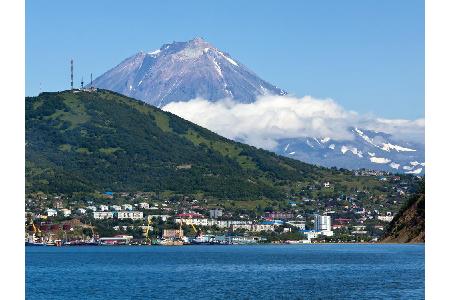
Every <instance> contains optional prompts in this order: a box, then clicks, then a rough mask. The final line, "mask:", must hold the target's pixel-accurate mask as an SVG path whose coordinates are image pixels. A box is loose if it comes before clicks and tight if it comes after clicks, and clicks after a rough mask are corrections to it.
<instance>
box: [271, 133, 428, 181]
mask: <svg viewBox="0 0 450 300" xmlns="http://www.w3.org/2000/svg"><path fill="white" fill-rule="evenodd" d="M349 132H350V133H351V134H352V135H353V140H348V141H336V140H333V139H330V138H327V137H324V138H314V137H312V138H299V139H282V140H278V143H279V146H278V147H277V149H275V152H276V153H278V154H280V155H284V156H287V157H291V158H295V159H298V160H301V161H304V162H307V163H311V164H318V165H321V166H325V167H338V168H346V169H360V168H366V169H373V170H383V171H389V172H392V173H406V174H416V175H422V174H424V173H425V147H424V145H423V144H419V143H411V142H404V141H398V140H396V139H394V138H393V137H392V136H391V135H389V134H386V133H382V132H375V131H371V130H364V129H360V128H350V129H349Z"/></svg>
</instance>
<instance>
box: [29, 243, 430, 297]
mask: <svg viewBox="0 0 450 300" xmlns="http://www.w3.org/2000/svg"><path fill="white" fill-rule="evenodd" d="M424 250H425V247H424V245H383V244H379V245H378V244H374V245H362V244H360V245H349V244H346V245H344V244H326V245H317V244H312V245H258V246H183V247H161V246H159V247H158V246H119V247H106V246H105V247H103V246H102V247H26V298H27V299H135V300H137V299H392V298H394V299H423V298H424Z"/></svg>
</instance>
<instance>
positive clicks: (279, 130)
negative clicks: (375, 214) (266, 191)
mask: <svg viewBox="0 0 450 300" xmlns="http://www.w3.org/2000/svg"><path fill="white" fill-rule="evenodd" d="M163 110H165V111H169V112H171V113H173V114H176V115H178V116H180V117H182V118H184V119H186V120H189V121H191V122H194V123H196V124H198V125H200V126H203V127H205V128H208V129H210V130H212V131H214V132H216V133H218V134H220V135H223V136H225V137H227V138H230V139H234V140H241V141H243V142H245V143H248V144H251V145H253V146H256V147H261V148H264V149H268V150H272V149H274V148H275V147H276V146H277V145H278V142H277V140H279V139H283V138H302V137H317V138H325V137H329V138H331V139H334V140H340V141H344V140H352V139H353V137H354V136H353V135H352V134H351V133H350V131H349V128H351V127H360V128H364V129H369V130H374V131H382V132H384V133H389V134H392V135H393V136H394V137H396V138H398V139H401V140H405V141H414V142H420V143H423V142H424V129H425V122H424V119H417V120H401V119H382V118H377V117H374V116H370V115H361V114H358V113H356V112H354V111H348V110H345V109H344V108H343V107H341V106H340V105H338V104H337V103H336V102H335V101H334V100H332V99H315V98H313V97H310V96H305V97H302V98H297V97H293V96H276V95H267V96H260V97H258V99H257V100H256V101H255V102H253V103H238V102H236V101H234V100H231V99H223V100H219V101H217V102H210V101H208V100H204V99H199V98H197V99H193V100H190V101H185V102H171V103H169V104H167V105H165V106H164V107H163Z"/></svg>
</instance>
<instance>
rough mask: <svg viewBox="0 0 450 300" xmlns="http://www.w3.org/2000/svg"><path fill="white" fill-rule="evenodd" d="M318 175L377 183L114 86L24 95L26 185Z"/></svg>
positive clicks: (176, 184)
mask: <svg viewBox="0 0 450 300" xmlns="http://www.w3.org/2000/svg"><path fill="white" fill-rule="evenodd" d="M325 181H333V182H336V183H338V182H339V185H336V186H339V187H340V189H342V190H344V189H345V190H349V189H357V188H359V189H370V190H371V191H373V192H374V195H376V194H377V193H381V192H378V191H383V190H384V189H385V187H384V184H383V183H382V182H380V181H379V180H377V179H376V178H371V177H367V178H364V177H359V178H356V177H354V176H351V172H348V171H336V170H328V169H325V168H321V167H316V166H313V165H309V164H306V163H302V162H300V161H297V160H293V159H289V158H285V157H282V156H278V155H276V154H274V153H271V152H268V151H264V150H261V149H256V148H254V147H251V146H248V145H245V144H241V143H237V142H233V141H231V140H228V139H225V138H223V137H220V136H218V135H216V134H214V133H212V132H210V131H208V130H206V129H204V128H202V127H200V126H197V125H195V124H193V123H191V122H188V121H185V120H183V119H181V118H179V117H177V116H175V115H173V114H170V113H167V112H164V111H161V110H159V109H158V108H155V107H153V106H150V105H147V104H145V103H143V102H141V101H137V100H134V99H131V98H128V97H126V96H123V95H120V94H117V93H114V92H110V91H106V90H99V91H98V92H79V91H76V92H75V93H73V92H71V91H65V92H60V93H42V94H40V95H39V96H38V97H29V98H26V189H27V192H32V191H44V192H62V193H72V192H78V191H89V192H90V191H105V190H111V191H161V192H163V191H172V192H176V193H185V194H186V193H188V194H195V193H202V194H205V195H210V196H213V197H217V198H221V199H255V198H269V199H283V198H284V197H285V196H286V195H287V193H289V192H290V191H292V190H293V189H298V188H299V186H308V185H311V186H313V185H316V186H317V185H319V186H321V185H322V183H323V182H325ZM341 192H342V191H341V190H335V191H334V193H341ZM328 193H329V192H328Z"/></svg>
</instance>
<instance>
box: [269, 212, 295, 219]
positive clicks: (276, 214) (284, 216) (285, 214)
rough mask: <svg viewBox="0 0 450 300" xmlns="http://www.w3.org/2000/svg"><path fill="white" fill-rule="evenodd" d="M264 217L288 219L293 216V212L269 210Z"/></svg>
mask: <svg viewBox="0 0 450 300" xmlns="http://www.w3.org/2000/svg"><path fill="white" fill-rule="evenodd" d="M266 218H268V219H280V220H288V219H292V218H294V214H293V213H289V212H279V211H271V212H266Z"/></svg>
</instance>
